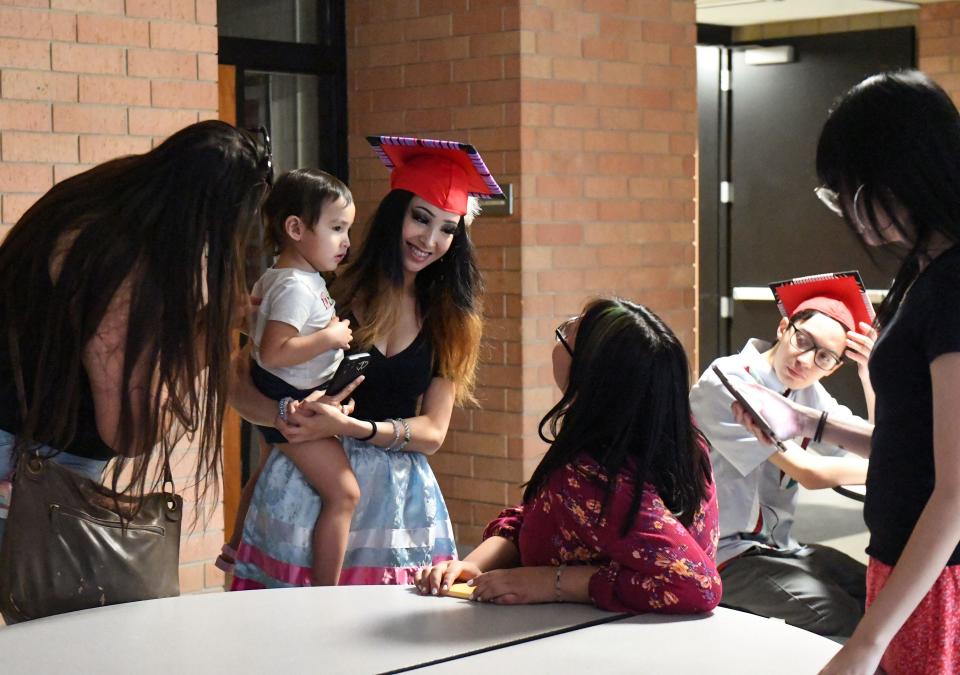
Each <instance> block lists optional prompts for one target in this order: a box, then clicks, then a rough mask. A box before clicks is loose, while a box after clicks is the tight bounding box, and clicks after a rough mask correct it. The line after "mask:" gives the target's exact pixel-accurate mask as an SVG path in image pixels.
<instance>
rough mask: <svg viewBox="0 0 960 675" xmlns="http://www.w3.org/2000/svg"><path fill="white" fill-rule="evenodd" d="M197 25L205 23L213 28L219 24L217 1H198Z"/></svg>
mask: <svg viewBox="0 0 960 675" xmlns="http://www.w3.org/2000/svg"><path fill="white" fill-rule="evenodd" d="M196 12H197V23H204V24H208V25H211V26H214V25H216V23H217V2H216V0H197V7H196Z"/></svg>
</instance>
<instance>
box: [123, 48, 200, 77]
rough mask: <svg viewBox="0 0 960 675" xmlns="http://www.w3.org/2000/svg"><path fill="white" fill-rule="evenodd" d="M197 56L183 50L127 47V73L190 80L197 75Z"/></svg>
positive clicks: (136, 75) (137, 75)
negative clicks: (168, 50) (169, 50)
mask: <svg viewBox="0 0 960 675" xmlns="http://www.w3.org/2000/svg"><path fill="white" fill-rule="evenodd" d="M199 56H205V55H202V54H201V55H199ZM197 58H198V55H195V54H190V53H185V52H164V51H158V50H151V49H128V50H127V74H128V75H133V76H135V77H158V78H169V79H178V80H192V79H195V78H196V77H197ZM214 58H216V57H214Z"/></svg>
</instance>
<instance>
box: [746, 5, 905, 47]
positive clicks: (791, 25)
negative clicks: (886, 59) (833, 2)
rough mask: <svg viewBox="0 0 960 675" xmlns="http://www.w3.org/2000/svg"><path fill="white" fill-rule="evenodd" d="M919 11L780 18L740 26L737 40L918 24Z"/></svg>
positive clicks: (845, 31)
mask: <svg viewBox="0 0 960 675" xmlns="http://www.w3.org/2000/svg"><path fill="white" fill-rule="evenodd" d="M919 15H920V12H919V11H918V10H916V9H905V10H897V11H893V12H876V13H873V14H853V15H850V16H833V17H829V18H825V19H810V20H807V21H780V22H778V23H766V24H755V25H752V26H739V27H737V28H734V30H733V41H734V42H749V41H750V40H770V39H775V38H782V37H794V36H801V35H824V34H827V33H847V32H852V31H859V30H877V29H880V28H900V27H902V26H914V25H916V24H917V21H918V19H919Z"/></svg>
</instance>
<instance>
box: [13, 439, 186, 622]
mask: <svg viewBox="0 0 960 675" xmlns="http://www.w3.org/2000/svg"><path fill="white" fill-rule="evenodd" d="M164 469H165V470H164V474H165V482H164V490H165V491H164V492H157V493H152V494H148V495H145V496H144V497H143V500H142V502H140V508H139V509H136V508H135V507H136V504H137V501H135V500H133V499H131V498H129V497H126V496H123V495H118V494H116V493H114V492H113V491H112V490H110V489H108V488H106V487H104V486H102V485H100V484H99V483H97V482H95V481H92V480H90V479H88V478H84V477H83V476H80V475H78V474H75V473H73V472H72V471H70V470H68V469H65V468H63V467H62V466H60V465H58V464H57V463H55V462H53V461H50V460H49V459H42V458H39V457H36V456H34V455H30V454H27V453H22V454H21V456H20V458H19V462H18V465H17V471H16V475H15V477H14V480H13V494H12V499H11V503H10V513H9V516H8V518H7V526H6V531H5V532H4V538H3V547H2V549H0V613H2V614H3V618H4V620H5V621H6V622H7V623H8V624H10V623H17V622H20V621H26V620H29V619H37V618H40V617H43V616H49V615H51V614H61V613H63V612H72V611H74V610H77V609H88V608H91V607H100V606H102V605H113V604H117V603H121V602H131V601H134V600H148V599H152V598H165V597H169V596H174V595H179V594H180V582H179V576H178V566H179V560H180V516H181V513H182V507H183V502H182V500H181V498H180V497H179V496H177V495H176V494H174V493H173V490H172V486H173V481H172V479H171V478H170V468H169V464H166V465H165V467H164ZM168 484H169V485H170V487H171V490H170V491H169V492H167V491H166V486H167V485H168ZM118 504H119V508H120V511H121V513H123V516H124V517H123V518H121V515H120V513H118V511H117V508H118V507H117V505H118Z"/></svg>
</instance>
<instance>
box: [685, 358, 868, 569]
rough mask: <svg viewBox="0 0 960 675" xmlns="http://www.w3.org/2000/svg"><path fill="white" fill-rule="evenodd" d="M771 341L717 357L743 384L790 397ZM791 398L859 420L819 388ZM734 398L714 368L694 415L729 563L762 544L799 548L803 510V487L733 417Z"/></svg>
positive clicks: (693, 398) (696, 397) (693, 404)
mask: <svg viewBox="0 0 960 675" xmlns="http://www.w3.org/2000/svg"><path fill="white" fill-rule="evenodd" d="M771 346H772V345H771V344H770V343H769V342H765V341H763V340H757V339H751V340H749V341H748V342H747V344H746V345H745V346H744V348H743V350H742V351H741V352H740V353H739V354H734V355H733V356H725V357H723V358H720V359H717V360H716V361H714V362H713V364H711V366H712V365H716V366H717V367H719V368H720V370H721V371H722V372H723V374H724V375H726V376H727V378H728V379H729V380H730V381H731V382H732V383H733V384H734V386H736V385H737V384H739V383H741V382H757V383H759V384H762V385H763V386H764V387H766V388H767V389H772V390H773V391H777V392H781V393H782V392H784V391H786V390H787V387H786V386H785V385H784V384H783V383H782V382H780V380H779V378H778V377H777V374H776V371H774V369H773V367H772V366H771V365H770V362H769V361H768V360H767V359H766V357H765V356H764V355H763V353H764V352H766V351H767V350H769V349H770V348H771ZM788 398H789V399H790V400H792V401H796V402H797V403H801V404H803V405H806V406H810V407H811V408H816V409H817V410H826V411H827V412H829V413H830V414H831V415H836V416H849V417H853V416H854V415H853V413H852V412H851V411H850V409H849V408H847V407H846V406H842V405H840V404H839V403H838V402H837V400H836V399H835V398H833V396H831V395H830V394H829V393H827V390H826V389H824V388H823V385H821V384H820V383H819V382H815V383H814V384H812V385H810V386H809V387H806V388H805V389H800V390H799V391H792V392H790V395H789V396H788ZM732 403H733V396H732V395H731V394H730V392H729V391H727V389H726V388H725V387H724V386H723V384H722V383H721V382H720V378H718V377H717V375H716V373H714V372H713V369H712V367H711V368H707V369H706V370H705V371H704V373H703V375H702V376H701V377H700V380H699V381H698V382H697V383H696V384H695V385H693V389H692V390H691V391H690V409H691V411H692V412H693V416H694V418H695V419H696V422H697V426H699V427H700V430H701V431H702V432H703V433H704V435H705V436H706V437H707V439H709V441H710V444H711V446H712V450H711V452H710V459H711V461H712V462H713V476H714V481H715V484H716V490H717V503H718V505H719V506H720V544H719V546H718V548H717V562H718V563H720V562H725V561H726V560H729V559H730V558H733V557H735V556H737V555H739V554H740V553H743V552H744V551H746V550H747V549H749V548H751V547H753V546H756V545H760V546H767V547H770V548H775V549H780V550H791V549H795V548H797V547H798V546H799V544H798V542H797V540H796V539H795V538H794V537H793V535H792V534H791V529H792V527H793V515H794V513H795V512H796V510H797V497H798V492H799V484H798V483H797V481H795V480H794V479H792V478H791V477H790V476H788V475H786V474H784V473H783V472H781V471H780V469H779V468H778V467H777V466H776V465H775V464H774V463H773V462H768V461H767V459H768V458H769V457H770V456H771V455H772V454H773V453H774V452H778V450H777V448H776V446H769V445H763V444H762V443H760V441H758V440H757V439H756V437H755V436H754V435H753V434H751V433H750V432H749V431H747V430H746V429H745V428H744V427H742V426H740V425H739V424H737V422H736V420H734V418H733V412H732V411H731V410H730V405H731V404H732ZM807 449H809V450H815V451H816V452H818V453H819V454H821V455H833V456H843V455H846V454H848V453H847V452H846V451H844V450H842V449H840V448H839V447H837V446H834V445H829V444H827V443H813V442H812V441H811V442H810V443H809V444H808V445H807Z"/></svg>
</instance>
